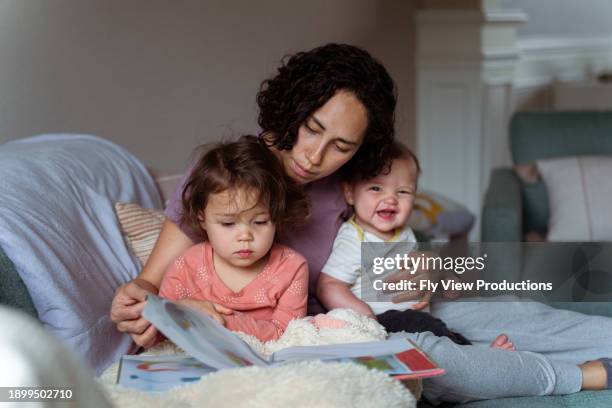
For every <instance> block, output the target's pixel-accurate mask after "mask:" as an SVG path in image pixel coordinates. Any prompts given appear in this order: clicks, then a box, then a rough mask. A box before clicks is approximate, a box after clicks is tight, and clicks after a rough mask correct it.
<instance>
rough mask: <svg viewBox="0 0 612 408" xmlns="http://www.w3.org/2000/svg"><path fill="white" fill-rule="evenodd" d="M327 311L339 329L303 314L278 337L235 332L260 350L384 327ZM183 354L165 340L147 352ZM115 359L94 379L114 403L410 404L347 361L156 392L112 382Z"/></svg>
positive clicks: (400, 389) (251, 370)
mask: <svg viewBox="0 0 612 408" xmlns="http://www.w3.org/2000/svg"><path fill="white" fill-rule="evenodd" d="M328 316H331V317H334V318H336V319H340V320H343V321H345V322H346V323H347V324H346V326H345V327H343V328H321V329H317V328H316V327H315V326H314V325H313V324H312V323H311V322H310V321H309V320H308V318H305V319H299V320H294V321H292V322H291V323H290V324H289V326H288V327H287V330H286V331H285V333H284V334H283V336H282V337H281V338H280V339H279V340H276V341H270V342H265V343H262V342H260V341H259V340H257V339H256V338H255V337H253V336H248V335H245V334H242V333H239V335H240V337H242V338H243V340H245V341H246V342H247V343H249V345H250V346H251V347H252V348H253V349H254V350H256V351H258V352H259V353H261V354H264V355H270V354H271V353H273V352H275V351H276V350H280V349H283V348H286V347H289V346H297V345H301V346H307V345H322V344H335V343H348V342H360V341H371V340H382V339H384V338H385V337H386V332H385V330H384V328H383V327H382V326H380V325H379V324H378V323H377V322H376V321H374V320H372V319H369V318H367V317H365V316H361V315H359V314H357V313H354V312H352V311H350V310H344V309H338V310H333V311H331V312H329V313H328ZM177 353H182V351H181V350H179V349H178V348H176V347H175V346H174V345H173V344H171V343H169V342H166V343H163V344H161V345H159V346H157V347H155V348H154V349H151V350H149V352H148V353H147V354H155V355H161V354H177ZM117 370H118V364H117V363H116V364H113V366H111V367H110V368H109V369H108V370H107V371H106V372H105V373H104V374H103V375H102V376H101V377H100V379H99V381H100V382H101V383H102V384H103V385H104V387H105V388H106V391H107V394H108V396H109V398H110V399H111V401H112V402H113V403H114V404H115V405H116V406H117V407H130V408H132V407H143V408H144V407H146V408H153V407H224V406H228V407H262V408H264V407H266V408H267V407H286V406H290V407H349V406H359V407H415V406H416V402H415V399H414V397H413V396H412V394H411V393H410V391H409V390H408V389H407V388H405V387H404V386H403V385H402V384H401V383H400V382H399V381H396V380H394V379H392V378H390V377H389V376H387V375H386V374H383V373H380V372H377V371H374V370H368V369H367V368H365V367H363V366H361V365H358V364H352V363H322V362H320V361H301V362H296V363H291V364H283V365H279V366H274V367H266V368H262V367H247V368H238V369H231V370H222V371H219V372H217V373H214V374H210V375H208V376H206V377H204V378H202V380H200V382H198V383H195V384H190V385H186V386H183V387H179V388H175V389H173V390H171V391H168V392H165V393H161V394H151V393H146V392H141V391H136V390H131V389H126V388H124V387H122V386H120V385H117V384H115V381H116V378H117Z"/></svg>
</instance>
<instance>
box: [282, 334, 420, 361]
mask: <svg viewBox="0 0 612 408" xmlns="http://www.w3.org/2000/svg"><path fill="white" fill-rule="evenodd" d="M413 348H414V345H413V344H412V343H410V342H408V341H407V340H406V339H403V338H397V339H392V340H380V341H368V342H362V343H343V344H329V345H323V346H296V347H288V348H286V349H282V350H279V351H277V352H275V353H274V354H272V359H271V361H273V362H279V361H289V360H305V359H320V360H326V359H338V358H343V357H363V356H383V355H393V354H397V353H401V352H402V351H406V350H411V349H413Z"/></svg>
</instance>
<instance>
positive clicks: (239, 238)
mask: <svg viewBox="0 0 612 408" xmlns="http://www.w3.org/2000/svg"><path fill="white" fill-rule="evenodd" d="M202 227H203V228H204V229H205V230H206V234H207V235H208V240H209V242H210V244H211V245H212V247H213V249H214V250H215V255H216V257H217V259H219V260H220V261H221V262H224V263H226V264H228V265H231V266H233V267H243V268H246V267H250V266H253V265H254V264H256V263H257V262H258V261H260V260H262V258H264V257H265V255H266V254H267V253H268V251H269V250H270V248H271V247H272V244H273V243H274V234H275V232H276V227H275V225H274V224H273V223H272V220H271V219H270V214H269V212H268V208H266V207H264V206H263V205H261V204H258V203H256V202H255V197H254V195H253V194H250V192H249V191H246V190H243V189H240V190H236V191H223V192H221V193H218V194H211V195H210V196H209V197H208V203H207V205H206V208H205V209H204V218H203V220H202Z"/></svg>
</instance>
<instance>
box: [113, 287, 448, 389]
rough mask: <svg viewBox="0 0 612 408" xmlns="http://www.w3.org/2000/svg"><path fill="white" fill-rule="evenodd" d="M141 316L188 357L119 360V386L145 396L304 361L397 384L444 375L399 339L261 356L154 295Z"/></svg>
mask: <svg viewBox="0 0 612 408" xmlns="http://www.w3.org/2000/svg"><path fill="white" fill-rule="evenodd" d="M143 317H144V318H145V319H147V320H148V321H150V322H151V323H152V324H153V325H154V326H155V327H157V328H158V329H159V330H160V331H161V332H162V333H163V334H164V335H165V336H166V337H168V339H170V340H171V341H172V342H174V343H175V344H176V345H177V346H179V347H180V348H182V349H183V350H185V351H186V352H187V354H189V356H190V357H189V356H127V355H126V356H124V357H123V358H122V361H121V366H120V369H119V378H118V382H119V383H120V384H122V385H124V386H129V387H132V388H138V389H142V390H147V391H164V390H166V389H169V388H171V387H172V386H176V385H181V384H185V383H187V382H192V381H195V380H197V379H199V378H200V377H202V376H203V375H206V374H208V373H210V372H214V371H216V370H220V369H225V368H238V367H247V366H270V365H274V364H283V363H288V362H291V361H297V360H307V359H317V360H322V361H334V362H355V363H358V364H363V365H365V366H366V367H368V368H370V369H376V370H380V371H382V372H384V373H386V374H388V375H391V376H393V377H395V378H398V379H413V378H424V377H431V376H437V375H441V374H444V370H443V369H442V368H440V367H438V366H437V365H436V364H435V363H434V362H433V361H432V360H430V359H429V358H428V357H427V356H426V355H425V354H424V353H423V352H422V351H421V350H420V349H418V348H417V347H416V346H415V345H414V344H413V343H412V342H410V341H409V340H407V339H404V338H396V339H391V340H382V341H371V342H361V343H346V344H332V345H322V346H295V347H288V348H285V349H282V350H279V351H277V352H275V353H273V354H272V355H271V356H269V357H266V356H263V355H260V354H259V353H257V352H256V351H255V350H253V349H252V348H251V347H250V346H249V345H248V344H247V343H246V342H244V341H243V340H242V339H240V338H239V337H238V336H237V335H235V334H234V333H232V332H231V331H229V330H228V329H226V328H225V327H224V326H223V325H221V324H220V323H219V322H217V321H216V320H214V319H213V318H211V317H210V316H207V315H205V314H203V313H200V312H197V311H195V310H192V309H190V308H188V307H186V306H182V305H179V304H177V303H174V302H172V301H169V300H166V299H162V298H159V297H158V296H155V295H148V297H147V304H146V306H145V308H144V311H143Z"/></svg>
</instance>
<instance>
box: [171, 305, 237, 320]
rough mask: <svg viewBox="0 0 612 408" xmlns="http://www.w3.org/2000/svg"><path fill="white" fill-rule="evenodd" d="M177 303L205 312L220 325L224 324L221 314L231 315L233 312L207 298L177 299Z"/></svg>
mask: <svg viewBox="0 0 612 408" xmlns="http://www.w3.org/2000/svg"><path fill="white" fill-rule="evenodd" d="M178 303H180V304H181V305H185V306H187V307H190V308H192V309H194V310H197V311H198V312H200V313H204V314H207V315H209V316H210V317H212V318H213V319H215V320H216V321H218V322H219V323H221V324H222V325H225V319H224V318H223V316H222V315H231V314H233V313H234V311H233V310H232V309H230V308H228V307H225V306H222V305H219V304H216V303H212V302H209V301H207V300H195V299H183V300H179V301H178Z"/></svg>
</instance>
